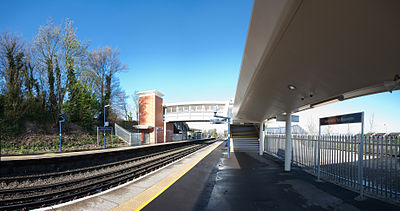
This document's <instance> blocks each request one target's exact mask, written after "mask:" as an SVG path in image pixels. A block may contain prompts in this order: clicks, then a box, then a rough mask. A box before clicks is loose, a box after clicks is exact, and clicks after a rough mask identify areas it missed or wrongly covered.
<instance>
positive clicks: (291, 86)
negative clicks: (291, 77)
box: [288, 84, 296, 91]
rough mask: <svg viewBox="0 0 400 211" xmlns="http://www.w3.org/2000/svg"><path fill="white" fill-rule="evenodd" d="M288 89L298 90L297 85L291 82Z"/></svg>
mask: <svg viewBox="0 0 400 211" xmlns="http://www.w3.org/2000/svg"><path fill="white" fill-rule="evenodd" d="M288 89H289V90H291V91H294V90H296V86H295V85H292V84H289V86H288Z"/></svg>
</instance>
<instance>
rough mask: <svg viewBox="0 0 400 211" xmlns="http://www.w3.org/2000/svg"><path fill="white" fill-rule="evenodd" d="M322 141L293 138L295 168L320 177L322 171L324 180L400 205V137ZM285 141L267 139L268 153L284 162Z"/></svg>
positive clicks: (339, 137)
mask: <svg viewBox="0 0 400 211" xmlns="http://www.w3.org/2000/svg"><path fill="white" fill-rule="evenodd" d="M318 138H319V137H318V136H309V135H308V136H307V135H293V136H292V140H293V153H292V162H293V164H295V165H298V166H300V167H302V168H305V169H307V170H309V172H311V173H312V174H314V175H316V176H317V175H318V170H319V174H320V175H321V178H322V179H325V180H329V181H332V182H334V183H336V184H339V185H342V186H345V187H347V188H349V189H352V190H355V191H360V194H361V196H362V195H363V194H364V193H365V194H367V195H369V196H373V197H379V198H383V199H387V200H391V201H394V202H396V203H399V202H400V154H399V153H400V139H399V137H388V136H387V137H371V136H364V141H363V142H361V141H360V140H361V139H360V136H343V135H337V136H336V135H331V136H321V137H320V144H319V145H318ZM285 139H286V136H285V135H275V134H267V135H265V142H264V147H265V148H264V149H265V151H266V152H268V153H271V154H273V155H275V156H277V157H279V158H281V159H283V158H284V156H285V153H284V151H285ZM318 152H319V153H318ZM318 154H319V156H318ZM360 155H361V156H360ZM359 157H360V160H359ZM318 165H319V167H320V168H318Z"/></svg>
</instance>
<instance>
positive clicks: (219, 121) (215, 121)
mask: <svg viewBox="0 0 400 211" xmlns="http://www.w3.org/2000/svg"><path fill="white" fill-rule="evenodd" d="M210 123H211V124H225V119H210Z"/></svg>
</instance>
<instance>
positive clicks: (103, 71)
mask: <svg viewBox="0 0 400 211" xmlns="http://www.w3.org/2000/svg"><path fill="white" fill-rule="evenodd" d="M88 64H89V68H90V71H91V73H90V74H87V76H88V77H91V79H89V80H88V81H89V82H90V83H92V85H93V87H94V91H95V94H96V96H97V98H98V99H99V100H100V105H101V108H103V106H104V105H107V104H112V96H113V92H114V91H116V90H118V87H119V84H118V81H117V79H116V78H115V74H116V73H118V72H121V71H124V70H127V69H128V66H127V65H125V64H122V63H121V61H120V59H119V50H118V49H117V48H115V49H112V48H111V47H108V46H106V47H104V48H99V49H97V50H93V51H91V52H89V55H88ZM100 112H101V114H103V113H102V112H103V111H102V109H100Z"/></svg>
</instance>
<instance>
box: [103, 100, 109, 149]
mask: <svg viewBox="0 0 400 211" xmlns="http://www.w3.org/2000/svg"><path fill="white" fill-rule="evenodd" d="M109 106H110V105H105V106H104V127H106V108H107V107H109ZM103 142H104V149H105V148H106V130H103Z"/></svg>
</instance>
